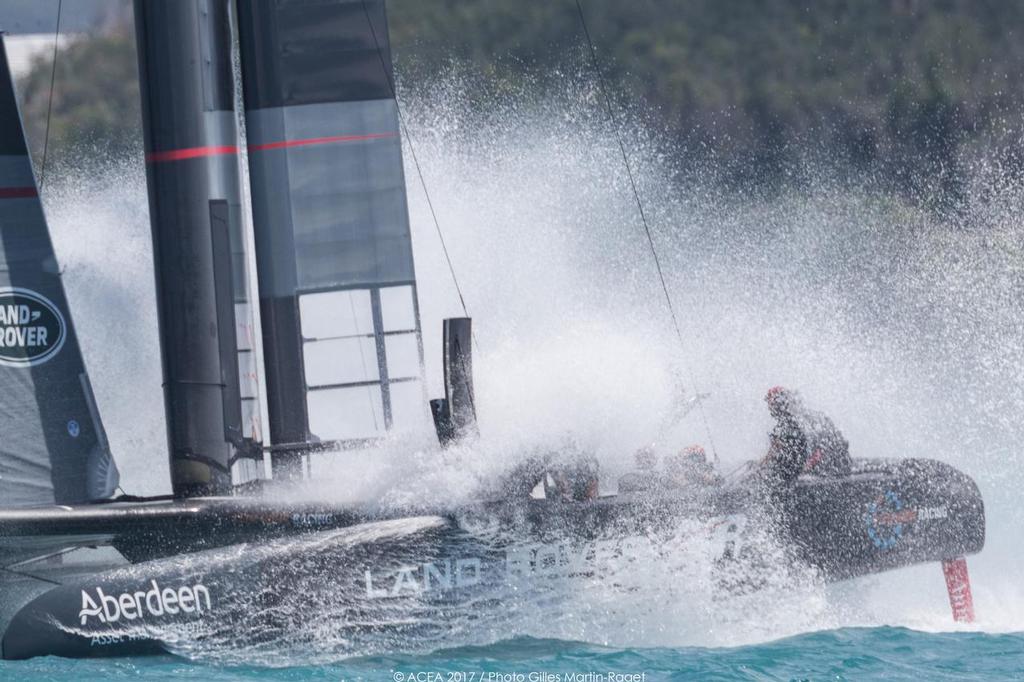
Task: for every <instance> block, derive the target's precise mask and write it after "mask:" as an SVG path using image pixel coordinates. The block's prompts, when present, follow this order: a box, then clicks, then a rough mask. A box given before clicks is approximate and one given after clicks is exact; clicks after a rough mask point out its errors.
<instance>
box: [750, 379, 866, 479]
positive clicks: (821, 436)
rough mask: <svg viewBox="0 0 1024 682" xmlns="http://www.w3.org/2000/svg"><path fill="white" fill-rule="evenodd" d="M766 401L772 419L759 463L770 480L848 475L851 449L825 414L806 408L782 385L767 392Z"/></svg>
mask: <svg viewBox="0 0 1024 682" xmlns="http://www.w3.org/2000/svg"><path fill="white" fill-rule="evenodd" d="M765 402H767V403H768V412H769V413H770V414H771V416H772V418H773V419H775V428H774V429H772V432H771V434H770V435H769V439H770V445H769V448H768V454H767V455H766V456H765V458H764V459H763V460H762V462H761V468H762V470H763V471H764V472H765V475H766V476H768V478H769V479H770V480H772V481H773V482H775V483H783V484H785V483H790V482H792V481H793V480H795V479H796V477H797V476H799V475H800V474H801V473H813V474H818V475H822V476H844V475H847V474H849V473H850V446H849V444H848V443H847V441H846V439H845V438H844V437H843V434H842V433H840V431H839V429H837V428H836V425H835V424H834V423H833V422H832V420H831V419H830V418H829V417H828V416H827V415H825V414H823V413H821V412H815V411H813V410H809V409H807V407H805V406H804V404H803V401H802V400H800V396H799V395H797V393H796V392H795V391H791V390H789V389H786V388H783V387H782V386H775V387H773V388H771V389H769V390H768V393H767V395H765Z"/></svg>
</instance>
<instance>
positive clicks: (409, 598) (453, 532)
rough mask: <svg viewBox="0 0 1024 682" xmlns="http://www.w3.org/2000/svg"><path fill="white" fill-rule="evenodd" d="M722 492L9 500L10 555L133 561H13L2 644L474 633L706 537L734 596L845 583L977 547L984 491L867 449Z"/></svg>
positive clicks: (174, 646) (90, 649) (619, 578)
mask: <svg viewBox="0 0 1024 682" xmlns="http://www.w3.org/2000/svg"><path fill="white" fill-rule="evenodd" d="M712 492H713V494H709V495H620V496H616V497H610V498H602V499H600V500H595V501H591V502H557V501H548V500H531V501H529V502H528V503H527V502H524V503H523V504H519V505H510V504H485V505H480V506H477V507H472V508H467V509H463V510H461V511H458V512H455V513H451V512H449V513H445V514H436V513H431V511H430V510H419V511H418V512H416V513H415V514H413V515H409V516H404V517H403V518H398V519H388V518H385V517H382V516H379V515H374V514H370V513H359V512H353V511H351V510H337V509H326V508H315V507H310V508H307V509H296V508H295V507H294V505H288V506H287V508H286V507H285V506H284V505H274V504H268V503H265V502H259V501H257V500H248V501H247V500H244V499H231V498H226V499H220V500H196V501H189V502H167V503H158V504H157V503H150V504H142V505H140V504H135V505H128V504H118V505H106V506H101V507H93V508H84V509H73V510H51V511H47V512H46V513H43V514H40V513H38V512H37V513H35V514H30V513H28V512H17V513H14V512H8V513H3V514H0V541H2V545H0V547H2V548H3V551H4V552H5V556H11V551H12V548H15V547H18V546H24V545H25V544H26V541H27V540H29V539H31V538H35V540H34V542H35V543H36V545H37V546H36V549H35V550H33V552H32V554H33V555H34V556H37V557H38V556H42V555H44V554H45V552H42V551H40V549H39V545H38V543H40V542H43V540H41V539H40V538H46V537H49V538H51V539H53V542H54V543H55V546H57V547H65V546H67V545H68V544H69V543H72V542H73V541H74V540H73V538H74V537H75V536H78V537H81V538H83V542H85V541H87V542H90V543H94V544H96V545H109V546H110V547H112V548H116V549H117V553H116V556H119V557H124V558H126V559H127V561H125V559H121V560H120V561H121V564H122V565H121V566H120V567H113V566H111V567H110V568H109V569H108V570H97V564H96V563H93V564H92V565H91V568H90V564H89V562H87V561H86V562H83V563H82V565H80V566H77V567H76V566H73V565H71V562H70V561H64V562H58V561H55V560H54V559H50V560H49V562H50V563H49V564H47V561H35V562H32V561H23V563H21V564H20V565H18V566H14V567H13V568H14V570H15V571H16V573H17V574H19V575H15V574H11V575H13V576H14V577H13V578H10V579H8V580H7V582H6V583H5V584H0V589H3V590H4V592H3V595H4V602H5V606H4V609H5V612H4V613H0V617H3V622H2V623H0V625H2V626H3V627H4V628H5V632H4V634H3V640H2V644H3V656H4V657H5V658H27V657H31V656H37V655H62V656H73V657H87V656H104V655H106V656H109V655H134V654H140V653H146V652H151V651H164V650H167V649H168V648H169V649H170V650H173V651H179V652H183V653H190V652H192V653H195V652H196V651H197V650H196V649H193V648H191V647H192V644H193V643H195V642H198V643H199V645H198V646H199V649H198V652H199V653H202V652H203V651H207V650H209V648H213V647H229V648H231V647H234V648H245V647H251V646H252V642H248V643H245V642H246V640H245V637H244V635H245V633H247V632H253V633H259V634H258V636H257V637H256V639H257V640H259V639H260V638H262V639H263V640H264V641H265V640H267V639H268V638H269V639H273V638H274V637H275V636H277V635H276V634H275V633H281V632H286V631H289V630H291V631H294V630H295V629H302V628H303V627H304V626H306V625H309V626H310V627H311V628H313V629H322V628H325V627H327V628H333V629H335V630H337V631H338V632H340V633H342V634H343V637H342V639H343V640H344V641H345V646H344V647H342V648H341V649H339V652H340V653H341V654H345V653H361V654H362V653H382V652H387V651H394V650H395V649H396V648H397V649H425V648H431V647H434V648H436V647H437V646H441V645H443V644H445V643H447V642H446V640H445V638H446V637H448V634H446V633H448V632H449V631H450V630H451V629H454V630H455V631H458V629H459V627H460V625H459V624H460V623H464V622H470V621H474V619H475V622H477V625H476V626H475V627H477V629H478V630H479V621H480V619H485V620H486V618H488V617H491V616H492V615H493V614H494V613H499V614H500V613H503V612H504V609H505V608H507V607H508V606H509V604H513V603H517V602H518V603H520V604H523V603H525V604H529V602H530V600H532V599H548V600H549V599H552V598H554V596H555V595H557V594H558V593H559V592H558V590H557V589H555V588H556V586H558V585H564V583H565V581H567V580H568V581H573V580H578V579H579V580H584V581H588V582H589V583H590V584H592V581H594V580H603V581H607V582H609V583H618V582H623V583H625V582H628V575H629V573H630V572H631V571H634V570H635V568H636V567H637V566H639V565H640V564H642V563H643V562H645V561H648V562H654V563H665V562H670V561H671V560H673V558H678V556H679V554H680V552H682V553H683V554H685V553H686V552H688V551H690V550H689V549H687V548H689V547H692V546H695V545H694V544H693V543H694V542H696V543H697V544H698V545H699V546H700V547H701V548H702V550H701V551H702V552H704V555H705V556H706V558H707V560H710V561H712V562H713V563H714V565H715V570H716V571H717V574H719V575H720V576H721V578H720V579H719V580H717V581H716V585H715V586H714V588H715V589H716V590H720V591H721V592H722V594H723V595H727V594H729V593H733V592H737V591H739V592H742V591H749V590H756V589H758V587H759V586H760V585H761V582H760V581H762V579H763V577H764V574H765V573H766V572H767V573H778V572H779V571H780V570H783V569H784V567H786V566H792V565H799V566H803V567H805V568H806V569H808V570H810V571H812V572H813V573H814V575H815V576H817V577H818V578H819V579H821V580H824V581H834V580H842V579H847V578H852V577H856V576H859V575H865V574H870V573H877V572H880V571H885V570H889V569H894V568H899V567H902V566H908V565H913V564H917V563H922V562H931V561H940V560H943V559H947V558H951V557H956V556H960V555H964V554H972V553H975V552H978V551H980V550H981V548H982V546H983V544H984V535H985V517H984V508H983V505H982V501H981V497H980V494H979V493H978V490H977V487H976V486H975V485H974V483H973V482H972V481H971V480H970V479H969V478H968V477H966V476H965V475H963V474H962V473H960V472H959V471H957V470H955V469H953V468H951V467H949V466H948V465H945V464H942V463H939V462H933V461H928V460H906V461H901V462H891V463H866V462H861V463H858V466H857V467H856V468H855V472H854V474H853V475H851V476H849V477H843V478H834V479H833V478H816V477H804V478H802V479H800V480H799V481H798V482H797V484H796V485H795V486H794V487H793V488H792V489H790V490H788V491H787V493H786V494H785V495H784V496H776V497H774V498H772V497H766V496H765V495H764V494H763V493H762V492H761V491H758V489H757V488H756V487H742V486H741V487H736V488H731V489H722V490H718V489H716V490H714V491H712ZM85 538H87V540H86V539H85ZM217 547H220V548H219V549H218V548H217ZM680 548H682V549H680ZM98 551H100V550H94V552H98ZM4 563H5V565H6V566H11V564H12V563H14V562H12V561H10V560H6V561H5V562H4ZM47 581H49V582H47ZM524 600H525V601H524ZM324 614H327V615H324ZM324 618H326V620H323V622H321V621H320V620H318V619H324ZM345 647H347V648H345Z"/></svg>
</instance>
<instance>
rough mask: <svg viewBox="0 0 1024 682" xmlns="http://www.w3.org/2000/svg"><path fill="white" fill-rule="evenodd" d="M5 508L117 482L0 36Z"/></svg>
mask: <svg viewBox="0 0 1024 682" xmlns="http://www.w3.org/2000/svg"><path fill="white" fill-rule="evenodd" d="M0 124H2V130H0V429H2V430H3V437H2V438H0V507H4V508H9V507H28V506H41V505H47V504H54V503H56V504H72V503H81V502H88V501H92V500H98V499H103V498H106V497H109V496H110V495H112V494H113V493H114V491H115V490H116V488H117V482H118V474H117V467H116V466H115V464H114V462H113V458H112V457H111V455H110V450H109V446H108V444H107V439H106V434H105V433H104V431H103V425H102V423H101V422H100V419H99V411H98V409H97V408H96V404H95V399H94V397H93V395H92V388H91V386H90V384H89V381H88V376H87V375H86V373H85V366H84V363H83V361H82V355H81V351H80V349H79V345H78V339H77V336H76V334H75V329H74V325H73V323H72V319H71V314H70V311H69V308H68V302H67V298H66V296H65V293H64V285H63V283H62V281H61V277H60V268H59V267H58V265H57V259H56V257H55V255H54V251H53V245H52V243H51V241H50V234H49V231H48V230H47V225H46V218H45V215H44V214H43V206H42V203H41V201H40V199H39V194H38V190H37V187H36V182H35V178H34V176H33V172H32V164H31V161H30V159H29V156H28V149H27V145H26V143H25V136H24V131H23V129H22V126H21V116H20V113H19V111H18V105H17V100H16V99H15V94H14V87H13V83H12V81H11V76H10V71H9V69H8V65H7V57H6V51H5V50H4V48H3V44H2V39H0Z"/></svg>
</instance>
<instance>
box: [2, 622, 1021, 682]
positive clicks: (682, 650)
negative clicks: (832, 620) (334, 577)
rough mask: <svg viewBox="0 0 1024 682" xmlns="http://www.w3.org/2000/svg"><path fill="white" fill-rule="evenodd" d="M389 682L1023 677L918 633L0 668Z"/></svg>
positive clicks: (980, 652)
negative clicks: (277, 663) (295, 661)
mask: <svg viewBox="0 0 1024 682" xmlns="http://www.w3.org/2000/svg"><path fill="white" fill-rule="evenodd" d="M170 678H173V679H181V680H204V681H207V682H235V681H236V680H237V681H240V680H267V681H271V680H281V681H288V682H305V681H307V680H309V681H316V680H325V681H326V680H368V681H370V682H375V681H377V680H380V681H382V682H383V681H385V680H391V681H393V682H428V681H429V682H569V681H573V680H576V681H579V682H647V681H648V680H650V681H654V680H758V681H767V680H866V679H875V680H913V681H915V682H919V681H920V680H935V681H939V680H950V681H957V682H967V681H970V680H986V681H987V680H1013V679H1022V678H1024V635H1021V634H1003V635H993V634H985V633H977V632H973V633H969V632H960V633H936V634H926V633H922V632H915V631H913V630H908V629H905V628H896V627H878V628H846V629H840V630H830V631H826V632H814V633H808V634H803V635H797V636H794V637H787V638H785V639H780V640H776V641H773V642H767V643H763V644H754V645H749V646H742V647H730V648H704V647H673V648H617V647H610V646H598V645H595V644H586V643H582V642H569V641H560V640H546V639H530V638H517V639H511V640H507V641H504V642H499V643H496V644H491V645H488V646H481V647H465V648H459V649H447V650H443V651H439V652H437V653H434V654H430V655H425V656H389V657H378V658H363V659H355V660H350V661H345V662H341V663H337V664H334V665H324V666H315V667H313V666H301V665H297V666H293V667H287V668H267V667H253V666H231V667H222V666H213V665H204V664H202V663H190V662H188V661H184V660H181V659H177V658H173V657H169V656H168V657H154V658H135V659H109V660H103V659H100V660H87V661H71V660H62V659H52V658H46V659H37V660H31V661H23V662H11V661H5V662H0V679H11V680H17V679H33V680H39V681H41V682H44V681H45V682H49V681H52V682H66V680H68V679H74V680H78V681H80V682H91V681H93V680H96V681H99V680H121V679H133V680H135V679H138V680H165V679H170Z"/></svg>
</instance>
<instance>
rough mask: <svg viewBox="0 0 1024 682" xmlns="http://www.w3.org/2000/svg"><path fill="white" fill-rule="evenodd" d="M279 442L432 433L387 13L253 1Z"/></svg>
mask: <svg viewBox="0 0 1024 682" xmlns="http://www.w3.org/2000/svg"><path fill="white" fill-rule="evenodd" d="M238 13H239V39H240V46H241V57H242V77H243V86H244V91H245V97H244V100H245V107H246V128H247V136H248V153H249V167H250V181H251V183H252V202H253V219H254V224H255V231H256V234H255V236H256V253H257V265H258V273H259V286H260V303H261V314H262V321H263V338H264V354H265V360H266V365H267V390H268V408H269V409H268V411H269V417H270V434H271V440H272V441H273V443H274V446H275V448H277V449H278V453H277V455H276V456H275V461H278V462H280V461H281V460H282V459H286V458H283V457H282V456H281V452H280V451H281V450H288V449H295V450H303V449H306V448H308V446H309V444H311V443H317V442H326V441H330V442H331V444H333V445H337V446H341V447H346V446H352V445H358V444H359V443H362V442H365V440H367V439H371V440H372V439H376V438H378V437H381V436H383V435H385V434H386V432H388V431H389V430H392V429H403V428H406V427H412V426H415V425H419V424H421V423H423V420H424V419H425V417H426V409H425V404H426V403H425V400H424V391H423V386H422V370H421V366H422V347H421V340H420V324H419V314H418V309H417V301H416V282H415V274H414V270H413V257H412V245H411V242H410V237H409V219H408V211H407V206H406V196H405V180H404V176H403V170H402V150H401V139H400V137H399V126H398V110H397V105H396V102H395V99H394V91H393V87H392V73H391V55H390V48H389V44H388V32H387V22H386V18H385V13H384V5H383V3H382V2H370V1H368V2H362V1H361V0H313V1H310V0H301V1H300V0H241V2H239V3H238Z"/></svg>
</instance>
